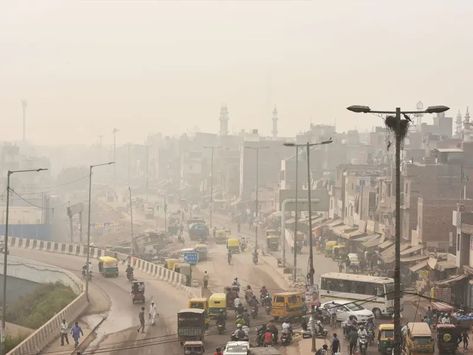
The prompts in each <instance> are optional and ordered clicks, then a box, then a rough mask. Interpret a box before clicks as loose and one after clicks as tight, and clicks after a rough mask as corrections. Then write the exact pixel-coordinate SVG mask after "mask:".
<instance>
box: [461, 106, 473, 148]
mask: <svg viewBox="0 0 473 355" xmlns="http://www.w3.org/2000/svg"><path fill="white" fill-rule="evenodd" d="M472 133H473V132H472V124H471V122H470V112H469V110H468V107H467V108H466V113H465V119H464V120H463V140H464V141H465V142H472V141H473V134H472Z"/></svg>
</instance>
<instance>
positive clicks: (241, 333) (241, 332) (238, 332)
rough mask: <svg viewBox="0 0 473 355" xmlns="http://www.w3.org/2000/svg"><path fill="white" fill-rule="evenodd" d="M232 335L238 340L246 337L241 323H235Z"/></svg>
mask: <svg viewBox="0 0 473 355" xmlns="http://www.w3.org/2000/svg"><path fill="white" fill-rule="evenodd" d="M232 337H233V338H235V339H238V340H243V339H245V338H246V333H245V331H244V330H243V326H242V325H241V324H237V329H236V330H235V331H234V332H233V334H232Z"/></svg>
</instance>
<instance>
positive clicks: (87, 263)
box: [85, 161, 115, 302]
mask: <svg viewBox="0 0 473 355" xmlns="http://www.w3.org/2000/svg"><path fill="white" fill-rule="evenodd" d="M112 164H115V162H114V161H109V162H108V163H102V164H95V165H90V166H89V211H88V218H87V259H86V264H85V265H86V266H85V270H86V274H85V295H86V297H87V302H89V275H90V206H91V195H92V170H93V169H94V168H96V167H98V166H104V165H112Z"/></svg>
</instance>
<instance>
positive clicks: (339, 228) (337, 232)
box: [331, 224, 354, 237]
mask: <svg viewBox="0 0 473 355" xmlns="http://www.w3.org/2000/svg"><path fill="white" fill-rule="evenodd" d="M331 230H332V232H333V233H334V234H335V235H337V236H338V237H341V236H342V234H343V233H344V232H346V231H348V230H350V232H351V231H353V230H354V229H353V228H350V227H349V226H347V225H345V224H342V225H339V226H336V227H333V228H331Z"/></svg>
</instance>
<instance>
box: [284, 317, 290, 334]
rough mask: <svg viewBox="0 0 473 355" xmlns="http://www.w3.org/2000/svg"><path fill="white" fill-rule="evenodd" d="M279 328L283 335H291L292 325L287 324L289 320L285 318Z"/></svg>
mask: <svg viewBox="0 0 473 355" xmlns="http://www.w3.org/2000/svg"><path fill="white" fill-rule="evenodd" d="M281 328H282V332H283V333H289V334H292V325H291V323H290V322H289V320H288V319H287V318H286V319H284V321H283V323H282V325H281Z"/></svg>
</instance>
